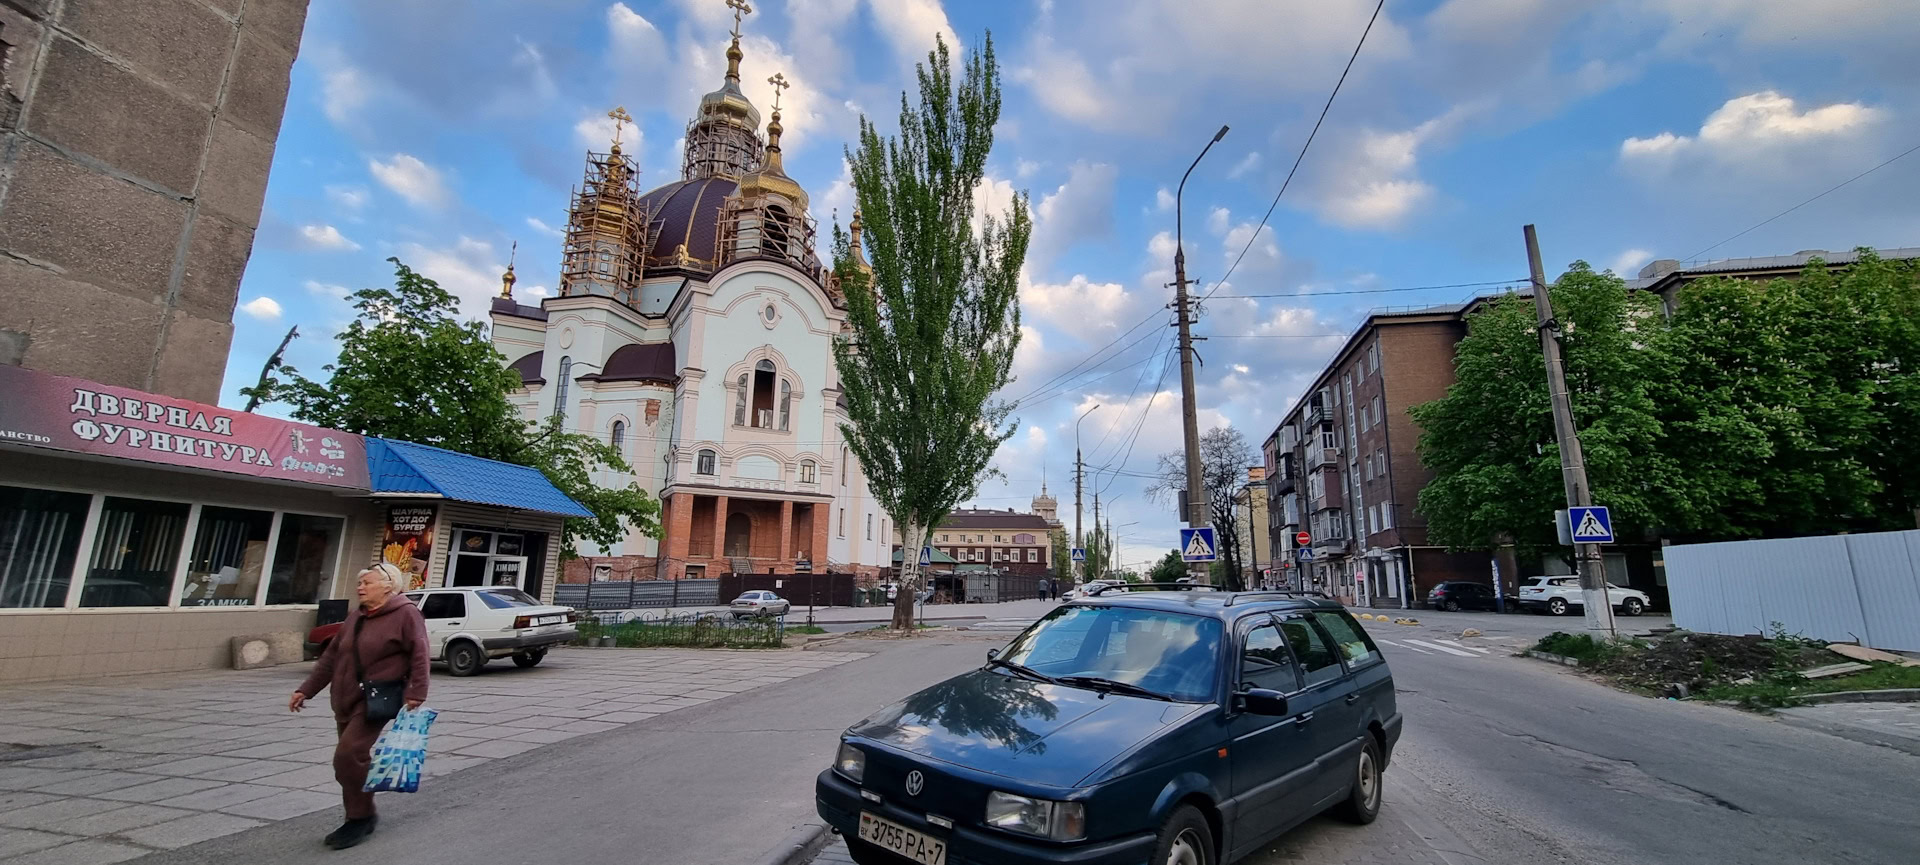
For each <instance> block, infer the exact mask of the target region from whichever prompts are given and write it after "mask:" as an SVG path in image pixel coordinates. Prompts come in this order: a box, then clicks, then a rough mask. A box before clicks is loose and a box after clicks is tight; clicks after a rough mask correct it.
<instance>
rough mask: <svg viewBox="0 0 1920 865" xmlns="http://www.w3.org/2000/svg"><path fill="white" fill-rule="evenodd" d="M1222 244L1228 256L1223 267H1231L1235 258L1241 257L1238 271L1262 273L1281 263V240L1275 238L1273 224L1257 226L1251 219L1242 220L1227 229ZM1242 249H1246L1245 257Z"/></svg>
mask: <svg viewBox="0 0 1920 865" xmlns="http://www.w3.org/2000/svg"><path fill="white" fill-rule="evenodd" d="M1249 242H1251V245H1249ZM1221 245H1222V247H1223V251H1224V253H1225V256H1226V257H1225V259H1224V263H1223V265H1222V266H1223V267H1230V266H1232V265H1233V262H1234V259H1240V267H1239V268H1238V271H1240V272H1245V273H1260V272H1263V271H1267V270H1271V269H1273V268H1274V267H1275V266H1277V265H1278V264H1280V242H1279V241H1277V240H1274V239H1273V226H1271V225H1258V226H1256V223H1254V222H1252V221H1251V220H1249V221H1247V222H1242V223H1240V224H1238V225H1235V226H1234V227H1233V228H1232V229H1231V230H1229V231H1227V235H1226V238H1225V239H1224V240H1223V241H1222V244H1221ZM1241 250H1246V253H1247V254H1246V257H1245V258H1241V256H1240V252H1241ZM1221 272H1222V273H1225V271H1221Z"/></svg>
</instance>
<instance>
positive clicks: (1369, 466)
mask: <svg viewBox="0 0 1920 865" xmlns="http://www.w3.org/2000/svg"><path fill="white" fill-rule="evenodd" d="M1367 480H1373V454H1367Z"/></svg>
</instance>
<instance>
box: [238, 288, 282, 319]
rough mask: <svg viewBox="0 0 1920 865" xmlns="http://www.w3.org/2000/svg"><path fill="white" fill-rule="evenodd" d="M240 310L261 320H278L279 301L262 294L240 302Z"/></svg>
mask: <svg viewBox="0 0 1920 865" xmlns="http://www.w3.org/2000/svg"><path fill="white" fill-rule="evenodd" d="M240 311H241V312H244V313H246V314H248V315H251V316H253V317H254V318H257V319H259V320H261V321H279V320H280V302H279V301H277V300H274V299H273V298H271V297H267V296H266V295H264V294H263V295H261V296H259V297H256V298H254V299H252V300H249V301H247V302H246V303H243V304H240Z"/></svg>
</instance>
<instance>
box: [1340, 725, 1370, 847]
mask: <svg viewBox="0 0 1920 865" xmlns="http://www.w3.org/2000/svg"><path fill="white" fill-rule="evenodd" d="M1381 780H1382V779H1381V776H1380V743H1378V742H1375V741H1374V740H1373V737H1372V736H1368V737H1367V741H1366V744H1365V745H1363V746H1361V748H1360V759H1359V761H1358V763H1357V765H1356V766H1355V767H1354V776H1353V791H1352V792H1351V793H1348V794H1347V799H1346V801H1344V802H1341V803H1340V804H1338V805H1335V806H1334V813H1335V814H1336V815H1338V816H1339V817H1340V819H1342V820H1345V821H1347V822H1349V823H1358V824H1360V825H1362V826H1365V825H1366V824H1368V823H1372V822H1373V820H1374V818H1376V817H1379V816H1380V794H1381V790H1380V787H1381V783H1380V782H1381Z"/></svg>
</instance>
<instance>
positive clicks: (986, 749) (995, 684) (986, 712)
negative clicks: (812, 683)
mask: <svg viewBox="0 0 1920 865" xmlns="http://www.w3.org/2000/svg"><path fill="white" fill-rule="evenodd" d="M1204 708H1205V704H1194V703H1168V702H1164V701H1161V700H1153V699H1148V698H1145V697H1130V696H1126V695H1122V694H1105V695H1102V694H1101V693H1099V692H1096V691H1089V690H1086V689H1083V688H1074V687H1069V686H1066V685H1051V684H1047V683H1045V682H1034V681H1029V680H1026V679H1019V678H1014V677H1013V676H1009V675H1003V674H1001V673H998V672H995V671H992V670H988V669H984V668H983V669H979V670H974V671H973V672H970V673H965V674H962V675H959V676H955V677H953V678H951V679H948V680H946V681H944V682H941V683H940V684H938V685H934V686H933V687H931V688H928V689H926V690H924V691H921V692H920V693H918V694H914V695H913V696H911V697H908V698H906V699H905V700H901V701H900V702H898V703H895V704H893V705H892V706H888V707H887V708H885V709H882V710H881V711H880V712H878V713H876V714H875V715H873V716H872V717H870V718H868V719H867V720H865V721H862V722H860V723H858V724H855V725H854V726H853V727H852V729H850V730H849V731H848V732H850V733H852V734H853V735H855V736H860V737H863V738H867V739H871V740H874V741H877V742H881V743H883V744H886V745H890V746H893V747H895V748H899V749H900V750H903V751H907V752H909V753H913V754H917V755H920V756H923V757H929V758H932V759H935V760H941V761H944V762H948V763H954V764H957V765H961V766H966V767H968V768H970V769H975V770H978V771H982V772H990V773H993V774H995V775H1000V776H1003V777H1008V778H1015V779H1020V780H1024V781H1030V782H1032V783H1036V784H1045V785H1049V786H1055V787H1073V786H1077V785H1078V784H1079V782H1080V781H1081V780H1082V779H1085V778H1086V777H1087V776H1088V775H1089V774H1091V773H1093V772H1094V771H1095V770H1097V769H1099V768H1100V767H1102V766H1105V765H1107V764H1108V763H1110V762H1112V761H1113V760H1114V759H1115V758H1117V757H1119V756H1121V755H1123V754H1125V753H1126V752H1127V751H1129V750H1130V749H1132V748H1133V747H1134V746H1135V745H1137V744H1139V743H1140V742H1142V741H1144V740H1146V739H1148V738H1151V737H1152V736H1154V735H1155V734H1157V733H1159V732H1160V731H1161V730H1162V729H1164V728H1166V727H1168V726H1170V725H1172V724H1174V723H1177V722H1179V721H1180V720H1182V719H1184V718H1187V717H1189V716H1191V715H1193V714H1194V713H1196V712H1199V711H1201V710H1202V709H1204Z"/></svg>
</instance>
